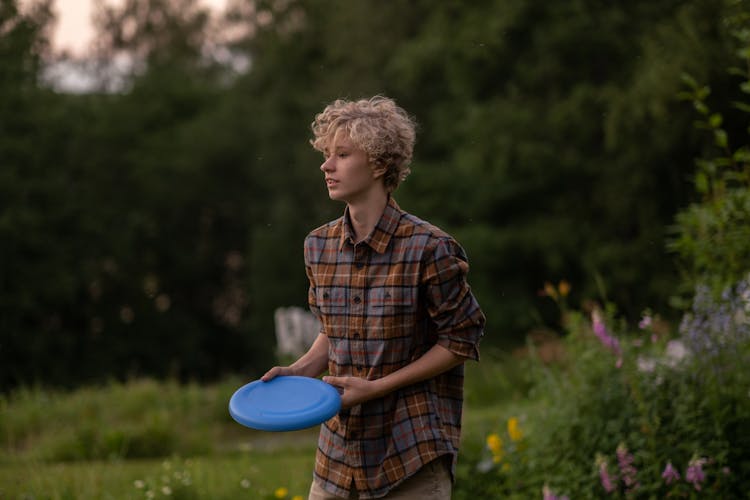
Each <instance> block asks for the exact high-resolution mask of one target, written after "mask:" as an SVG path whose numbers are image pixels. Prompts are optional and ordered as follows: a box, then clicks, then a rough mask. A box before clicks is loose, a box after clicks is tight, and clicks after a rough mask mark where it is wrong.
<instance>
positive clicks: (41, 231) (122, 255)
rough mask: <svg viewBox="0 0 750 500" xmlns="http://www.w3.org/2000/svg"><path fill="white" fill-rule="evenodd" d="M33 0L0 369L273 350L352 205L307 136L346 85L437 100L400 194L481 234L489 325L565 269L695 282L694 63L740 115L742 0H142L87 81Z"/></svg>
mask: <svg viewBox="0 0 750 500" xmlns="http://www.w3.org/2000/svg"><path fill="white" fill-rule="evenodd" d="M16 4H17V2H16V1H15V0H0V52H1V53H2V59H3V64H2V65H1V66H0V111H1V112H0V195H1V196H0V241H1V242H2V244H0V386H1V387H3V388H8V387H12V386H15V385H18V384H21V383H31V382H34V381H39V382H44V383H54V384H75V383H79V382H82V381H90V380H97V379H101V378H106V377H118V378H124V377H127V376H129V375H131V376H132V375H144V374H150V375H155V376H168V375H171V376H176V377H180V378H182V379H188V378H200V379H209V378H213V377H217V376H220V375H222V374H224V373H231V372H243V373H244V374H246V375H253V374H256V375H257V374H258V373H259V372H260V371H262V370H263V369H265V368H266V366H267V365H268V364H269V363H270V359H271V357H272V354H273V345H274V337H273V319H272V314H273V310H274V309H275V308H276V307H279V306H287V305H295V304H296V305H304V302H305V297H306V293H305V292H306V282H305V277H304V272H303V270H302V262H301V257H302V256H301V242H302V239H303V237H304V235H305V234H306V232H307V231H309V230H310V229H312V228H314V227H316V226H317V225H319V224H321V223H323V222H324V221H326V220H328V219H330V218H333V217H335V216H337V215H338V214H339V213H340V211H341V208H342V207H340V206H338V205H336V204H333V203H331V202H330V201H329V200H327V197H326V193H325V190H324V188H323V184H322V183H321V182H320V175H319V172H318V171H317V168H316V167H317V165H318V164H319V159H318V158H317V156H316V154H315V153H314V152H313V151H312V149H311V148H310V147H309V145H308V144H307V140H308V138H309V130H308V124H309V123H310V121H311V120H312V117H313V116H314V114H315V113H316V112H317V111H319V110H320V109H321V108H322V106H323V105H324V104H326V103H327V102H329V101H331V100H333V99H334V98H337V97H340V96H347V97H359V96H363V95H371V94H374V93H384V94H387V95H390V96H392V97H394V98H396V99H397V101H398V102H399V103H400V104H402V105H403V106H404V107H405V108H406V109H407V110H409V112H410V113H412V114H414V115H415V116H416V118H417V120H418V122H419V123H420V131H419V136H418V144H417V151H416V156H415V163H414V165H413V172H414V173H413V175H412V177H410V178H409V179H408V180H407V181H406V183H405V184H404V185H403V186H402V187H401V188H399V191H397V193H396V197H397V199H398V201H399V203H400V204H401V205H402V207H404V208H405V209H407V210H408V211H410V212H412V213H414V214H416V215H418V216H420V217H423V218H426V219H428V220H430V221H432V222H434V223H436V224H438V225H440V226H442V227H443V228H444V229H446V230H448V231H449V232H451V233H452V234H454V235H455V236H456V237H457V238H458V239H459V241H461V243H462V244H463V245H464V246H465V247H466V249H467V252H468V254H469V257H470V259H471V262H472V271H471V274H470V281H471V283H472V286H473V288H474V290H475V292H476V294H477V296H478V298H479V301H480V303H481V304H482V306H483V308H484V309H485V311H486V313H487V316H488V328H487V336H486V340H485V341H484V342H485V344H486V345H489V344H491V343H494V344H496V345H502V346H508V345H513V344H516V343H518V342H520V341H522V339H523V336H524V335H525V334H526V333H527V332H528V331H529V330H530V329H531V328H534V327H537V326H540V325H544V324H548V325H553V326H554V324H555V323H556V322H557V319H556V316H555V314H554V311H553V310H552V309H551V308H549V307H548V306H547V305H546V303H545V302H544V301H543V300H542V299H540V298H539V297H537V293H536V291H537V289H538V288H539V287H540V284H541V283H542V282H544V281H545V280H547V279H554V280H556V281H557V280H559V279H562V278H566V279H568V280H569V281H571V282H572V283H573V297H572V300H581V299H582V298H584V297H591V296H599V297H601V298H606V299H608V300H612V301H614V302H616V303H617V304H619V305H620V307H621V309H622V310H623V311H624V313H625V316H626V318H627V319H629V320H631V321H632V320H633V319H634V318H636V317H637V315H638V314H639V313H640V311H641V310H642V309H643V308H644V307H646V306H652V307H661V306H664V305H665V304H666V302H667V300H668V298H669V296H670V295H671V294H673V293H674V290H673V287H672V285H673V283H674V281H675V280H676V279H677V276H678V273H677V267H676V266H675V265H674V264H673V263H672V259H671V257H670V255H669V254H668V253H667V251H666V249H665V245H664V243H665V236H666V233H665V228H666V227H667V225H668V224H669V223H670V222H671V221H672V220H673V218H674V215H675V213H677V211H678V210H679V209H680V208H681V207H683V206H684V205H685V204H687V202H688V201H689V200H690V194H689V193H690V191H689V187H690V184H689V182H688V180H689V178H690V177H691V176H692V172H693V170H694V168H693V165H692V158H694V157H696V156H698V153H700V152H701V151H703V148H704V144H706V143H708V142H710V140H711V139H710V138H709V139H708V140H707V139H705V138H704V136H702V135H700V134H698V133H696V132H695V131H694V129H693V127H692V121H693V118H694V117H693V115H692V114H691V110H690V109H689V107H686V106H685V105H684V103H683V102H680V101H679V100H678V99H677V98H676V96H677V94H678V92H679V91H680V90H681V89H682V85H683V84H682V81H681V79H680V75H681V74H682V73H683V72H687V73H689V74H691V75H693V77H694V78H695V80H696V81H699V82H701V83H702V84H703V83H705V84H707V85H709V86H710V87H711V89H712V93H711V96H710V98H711V99H712V100H713V99H715V101H716V102H713V101H712V102H710V103H709V104H710V106H711V109H712V110H713V112H715V113H723V116H726V119H725V120H724V122H723V123H722V125H721V127H722V129H723V130H725V131H726V133H727V135H728V136H730V137H735V136H739V135H740V134H742V133H744V127H745V125H744V124H743V122H742V121H741V120H738V119H734V118H732V116H733V115H732V113H731V111H730V108H731V106H730V105H728V104H726V103H728V102H731V101H732V100H733V98H732V96H734V95H735V93H736V85H734V84H735V82H736V76H734V75H732V74H727V73H726V71H725V70H724V69H725V68H726V66H727V61H729V60H730V59H731V57H732V54H731V50H730V47H731V43H730V39H731V36H730V34H729V33H728V28H727V26H726V25H725V23H724V22H723V20H724V19H725V18H726V11H727V9H732V8H736V7H737V5H740V6H741V5H742V4H743V2H730V3H724V2H718V1H715V0H689V1H676V0H660V1H658V2H654V1H650V0H649V1H646V0H638V1H630V2H615V3H612V2H601V1H599V2H597V1H581V2H563V3H555V2H546V1H543V0H533V1H528V0H524V1H521V0H505V1H502V2H492V1H479V2H470V3H466V2H440V3H438V4H435V3H434V2H426V1H415V2H407V1H399V2H395V3H394V2H392V3H388V4H383V3H382V2H375V1H366V2H333V1H328V0H318V1H313V2H307V1H304V2H303V1H288V2H257V3H256V4H255V8H249V7H248V6H249V5H251V3H250V2H248V3H247V4H243V3H241V2H239V3H238V5H240V6H242V5H245V7H246V8H244V9H242V8H240V9H237V11H236V12H234V13H233V14H232V15H230V16H228V18H227V19H225V20H224V24H223V25H221V26H220V27H219V29H218V30H217V29H215V28H211V24H210V22H209V20H210V19H209V17H208V16H207V14H206V13H205V12H204V11H203V10H202V9H201V8H200V7H199V6H198V4H197V2H195V1H194V0H179V1H178V0H128V1H127V2H123V3H122V4H121V6H120V7H118V8H109V9H108V10H103V11H101V12H100V14H99V16H98V23H99V27H100V31H101V33H102V36H100V38H99V39H98V46H97V49H96V52H95V54H96V56H97V58H98V59H97V61H98V62H99V63H101V64H100V66H99V70H98V71H99V73H98V75H99V76H100V77H101V78H102V81H103V82H104V83H103V84H102V90H101V91H96V92H90V93H87V94H66V93H60V92H56V91H54V90H53V88H52V87H51V86H50V85H48V84H45V83H43V81H44V80H43V79H42V71H43V67H44V65H43V64H42V62H43V61H44V60H46V59H45V58H49V56H50V54H49V49H48V47H47V45H46V44H45V42H44V40H45V36H46V31H45V27H46V26H48V23H49V9H45V8H40V9H37V10H35V11H32V12H30V13H23V14H22V13H19V12H18V10H17V9H16ZM238 26H239V27H244V28H245V29H244V31H243V30H240V31H239V33H240V34H239V35H238V36H236V37H235V38H232V39H230V40H228V41H227V40H224V41H223V42H222V43H224V47H223V50H225V52H226V53H228V54H232V55H233V56H234V57H235V59H234V61H237V60H244V61H249V63H248V64H249V69H248V70H247V71H244V72H237V71H235V70H234V69H232V66H231V65H230V64H224V63H222V62H219V60H217V59H216V58H211V57H207V54H210V53H211V50H209V49H211V48H212V47H213V49H216V50H217V51H218V52H219V53H221V51H219V50H218V49H217V45H216V44H217V43H218V42H217V41H216V40H218V39H217V38H215V37H213V38H212V36H213V35H212V34H213V33H214V32H216V31H218V32H226V33H230V32H232V31H231V30H230V28H231V27H238ZM212 30H213V31H212ZM123 54H129V55H130V56H131V57H133V58H134V59H133V60H134V61H135V62H136V64H135V65H134V71H133V74H132V75H129V76H128V77H127V78H126V79H125V82H124V83H122V82H120V85H119V87H118V81H119V80H118V79H117V78H116V77H113V76H112V73H111V72H112V67H111V66H108V65H107V64H105V63H107V62H111V61H113V60H115V58H116V57H120V56H122V55H123ZM230 59H231V58H230ZM225 60H226V58H225ZM106 89H109V91H105V90H106ZM112 89H119V90H117V91H112ZM603 284H606V288H605V287H604V285H603ZM664 310H665V314H669V311H668V310H666V309H664Z"/></svg>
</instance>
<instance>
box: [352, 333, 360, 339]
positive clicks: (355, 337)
mask: <svg viewBox="0 0 750 500" xmlns="http://www.w3.org/2000/svg"><path fill="white" fill-rule="evenodd" d="M353 337H354V340H359V332H354V335H353Z"/></svg>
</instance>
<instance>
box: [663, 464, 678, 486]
mask: <svg viewBox="0 0 750 500" xmlns="http://www.w3.org/2000/svg"><path fill="white" fill-rule="evenodd" d="M661 477H662V479H664V482H665V483H667V484H672V483H674V482H676V481H679V480H680V473H679V472H677V469H675V468H674V467H673V466H672V462H667V466H666V467H664V472H662V473H661Z"/></svg>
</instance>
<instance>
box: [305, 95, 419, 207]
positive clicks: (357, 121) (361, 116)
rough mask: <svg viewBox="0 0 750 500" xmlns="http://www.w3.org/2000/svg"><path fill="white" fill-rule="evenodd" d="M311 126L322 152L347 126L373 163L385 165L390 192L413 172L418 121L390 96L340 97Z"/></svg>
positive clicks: (348, 131)
mask: <svg viewBox="0 0 750 500" xmlns="http://www.w3.org/2000/svg"><path fill="white" fill-rule="evenodd" d="M311 127H312V131H313V135H314V138H313V139H311V140H310V144H312V146H313V147H314V148H315V149H317V150H318V151H321V152H325V149H326V147H327V146H328V144H329V142H330V141H331V140H333V137H334V135H335V134H336V132H337V131H338V130H340V129H343V130H346V132H347V133H348V134H349V137H350V139H351V140H352V142H353V143H354V144H355V145H356V146H357V147H358V148H360V149H362V150H363V151H364V152H365V153H367V158H368V160H369V162H370V163H373V164H375V165H381V166H385V167H386V171H385V175H384V176H383V181H384V183H385V187H386V189H387V190H388V192H392V191H393V190H395V189H396V188H397V187H398V185H399V184H400V183H401V181H403V180H404V179H405V178H406V176H407V175H409V173H411V169H410V168H409V164H410V163H411V159H412V152H413V150H414V141H415V139H416V122H415V121H414V119H413V118H411V117H410V116H409V115H408V114H407V113H406V111H404V110H403V109H402V108H401V107H399V106H398V105H396V102H395V101H394V100H393V99H391V98H388V97H384V96H375V97H371V98H370V99H360V100H357V101H347V100H344V99H337V100H335V101H334V102H332V103H331V104H329V105H328V106H326V107H325V109H324V110H323V112H321V113H319V114H318V115H316V116H315V121H313V122H312V125H311Z"/></svg>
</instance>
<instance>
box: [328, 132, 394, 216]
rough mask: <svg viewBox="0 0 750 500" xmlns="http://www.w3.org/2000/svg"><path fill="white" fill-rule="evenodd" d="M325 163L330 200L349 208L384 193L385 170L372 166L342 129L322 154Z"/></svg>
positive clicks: (365, 154)
mask: <svg viewBox="0 0 750 500" xmlns="http://www.w3.org/2000/svg"><path fill="white" fill-rule="evenodd" d="M323 157H324V158H325V161H324V162H323V164H322V165H321V166H320V170H322V171H323V173H324V174H325V181H326V187H327V188H328V196H330V198H331V199H332V200H339V201H343V202H346V203H347V204H350V205H351V204H353V203H354V204H356V203H357V202H360V201H366V200H368V199H370V198H371V196H372V195H374V194H378V193H379V192H380V191H382V192H385V186H384V184H383V178H382V177H383V173H384V170H385V169H383V168H381V167H377V166H374V165H372V164H371V163H370V162H369V161H368V158H367V153H366V152H365V151H364V150H363V149H360V148H359V147H357V146H356V145H355V144H354V143H353V142H352V140H351V139H350V138H349V134H348V133H347V132H346V130H344V129H339V130H337V131H336V133H335V134H334V135H333V137H332V139H331V140H330V141H329V143H328V144H327V145H326V148H325V150H324V151H323Z"/></svg>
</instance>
